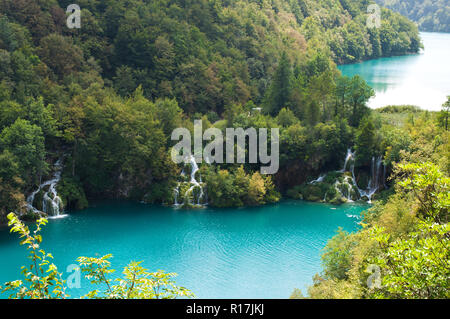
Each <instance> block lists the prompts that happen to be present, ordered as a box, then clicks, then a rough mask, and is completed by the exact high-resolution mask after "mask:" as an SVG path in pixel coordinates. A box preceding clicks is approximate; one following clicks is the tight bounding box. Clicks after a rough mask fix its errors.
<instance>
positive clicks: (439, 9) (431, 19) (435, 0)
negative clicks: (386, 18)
mask: <svg viewBox="0 0 450 319" xmlns="http://www.w3.org/2000/svg"><path fill="white" fill-rule="evenodd" d="M376 2H377V3H378V4H380V5H382V6H384V7H386V8H389V9H391V10H393V11H395V12H398V13H400V14H402V15H404V16H405V17H408V18H409V19H411V20H413V21H414V22H416V23H417V24H418V25H419V29H420V30H421V31H428V32H450V3H449V2H448V1H447V0H376Z"/></svg>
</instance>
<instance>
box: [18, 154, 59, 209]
mask: <svg viewBox="0 0 450 319" xmlns="http://www.w3.org/2000/svg"><path fill="white" fill-rule="evenodd" d="M62 168H63V167H62V163H61V160H60V159H59V160H58V161H57V162H56V163H55V174H54V175H53V178H52V179H51V180H48V181H46V182H44V183H41V184H40V185H39V187H38V188H37V190H35V191H34V192H32V193H31V194H30V196H28V197H27V208H28V209H29V210H31V211H32V212H34V213H40V211H39V210H38V209H37V208H36V207H34V206H33V203H34V198H35V196H36V194H38V193H39V192H40V191H41V190H43V189H45V188H46V187H47V186H49V187H48V190H47V191H46V192H45V193H44V197H43V199H42V211H43V212H44V213H45V214H47V215H48V216H60V215H61V211H62V209H63V204H62V200H61V198H60V197H59V196H58V192H57V191H56V185H57V184H58V182H59V181H60V180H61V173H62Z"/></svg>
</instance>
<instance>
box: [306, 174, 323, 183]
mask: <svg viewBox="0 0 450 319" xmlns="http://www.w3.org/2000/svg"><path fill="white" fill-rule="evenodd" d="M325 176H327V174H323V175H320V176H319V177H317V178H316V179H315V180H313V181H311V182H309V183H308V184H315V183H321V182H323V180H324V178H325Z"/></svg>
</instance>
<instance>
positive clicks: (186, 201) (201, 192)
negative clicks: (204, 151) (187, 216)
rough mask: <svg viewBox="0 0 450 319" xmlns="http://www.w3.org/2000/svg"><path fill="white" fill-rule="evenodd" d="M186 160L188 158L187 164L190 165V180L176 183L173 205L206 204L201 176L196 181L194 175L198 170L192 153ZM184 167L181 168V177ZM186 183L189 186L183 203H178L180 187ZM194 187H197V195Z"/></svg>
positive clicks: (183, 174) (183, 173)
mask: <svg viewBox="0 0 450 319" xmlns="http://www.w3.org/2000/svg"><path fill="white" fill-rule="evenodd" d="M188 160H189V164H190V166H191V176H190V181H189V182H180V183H178V185H177V187H176V188H175V189H174V206H175V207H178V206H180V205H187V206H189V205H194V206H198V207H201V206H204V205H206V194H205V191H204V189H203V182H202V178H201V176H200V177H199V180H200V182H198V181H197V179H196V177H195V175H196V173H197V172H198V171H199V168H198V165H197V162H196V161H195V157H194V156H193V155H191V156H190V157H189V159H188ZM184 169H185V168H184V167H183V170H182V171H181V176H182V177H184V176H185V175H186V173H185V170H184ZM186 183H187V184H189V185H188V186H189V188H188V189H187V190H186V192H185V193H184V196H183V197H184V199H183V203H179V202H178V197H179V196H180V191H181V188H182V187H183V186H184V185H185V184H186ZM195 189H199V193H198V194H197V196H196V194H195V193H194V190H195ZM191 195H192V197H193V200H191ZM195 197H196V198H195Z"/></svg>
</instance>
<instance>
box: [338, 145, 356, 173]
mask: <svg viewBox="0 0 450 319" xmlns="http://www.w3.org/2000/svg"><path fill="white" fill-rule="evenodd" d="M354 158H355V153H352V149H351V148H349V149H347V155H345V162H344V167H343V168H342V169H341V170H340V171H339V172H340V173H344V172H345V170H346V169H347V164H348V161H349V160H351V159H354Z"/></svg>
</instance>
